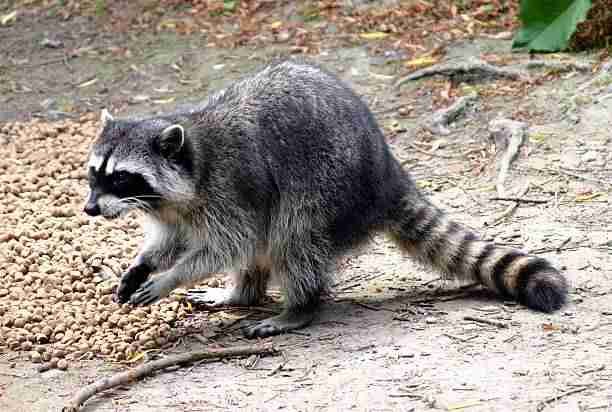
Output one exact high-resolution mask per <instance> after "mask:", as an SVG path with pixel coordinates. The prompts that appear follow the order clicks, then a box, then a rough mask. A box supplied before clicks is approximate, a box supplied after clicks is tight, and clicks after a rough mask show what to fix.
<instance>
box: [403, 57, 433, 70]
mask: <svg viewBox="0 0 612 412" xmlns="http://www.w3.org/2000/svg"><path fill="white" fill-rule="evenodd" d="M437 62H438V58H436V57H432V56H423V57H417V58H416V59H412V60H408V61H407V62H404V66H406V67H411V68H414V69H417V68H420V67H426V66H431V65H432V64H436V63H437Z"/></svg>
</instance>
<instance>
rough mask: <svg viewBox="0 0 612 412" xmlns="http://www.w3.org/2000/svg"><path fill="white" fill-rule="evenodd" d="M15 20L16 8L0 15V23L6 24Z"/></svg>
mask: <svg viewBox="0 0 612 412" xmlns="http://www.w3.org/2000/svg"><path fill="white" fill-rule="evenodd" d="M15 20H17V10H13V11H12V12H10V13H8V14H5V15H4V16H2V17H0V25H2V26H6V25H8V24H9V23H12V22H14V21H15Z"/></svg>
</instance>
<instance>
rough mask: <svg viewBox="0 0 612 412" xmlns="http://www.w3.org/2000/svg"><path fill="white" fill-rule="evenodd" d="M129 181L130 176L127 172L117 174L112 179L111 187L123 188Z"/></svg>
mask: <svg viewBox="0 0 612 412" xmlns="http://www.w3.org/2000/svg"><path fill="white" fill-rule="evenodd" d="M129 180H130V174H129V173H127V172H118V173H115V176H114V178H113V186H115V187H122V186H125V185H126V184H127V183H128V182H129Z"/></svg>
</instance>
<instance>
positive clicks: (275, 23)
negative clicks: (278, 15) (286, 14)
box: [270, 20, 283, 30]
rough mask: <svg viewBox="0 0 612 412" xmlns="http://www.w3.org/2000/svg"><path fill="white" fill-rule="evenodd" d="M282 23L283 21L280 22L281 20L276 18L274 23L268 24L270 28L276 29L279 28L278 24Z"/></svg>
mask: <svg viewBox="0 0 612 412" xmlns="http://www.w3.org/2000/svg"><path fill="white" fill-rule="evenodd" d="M282 25H283V22H282V21H280V20H277V21H275V22H274V23H272V24H270V28H271V29H272V30H276V29H278V28H279V27H280V26H282Z"/></svg>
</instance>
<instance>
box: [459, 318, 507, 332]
mask: <svg viewBox="0 0 612 412" xmlns="http://www.w3.org/2000/svg"><path fill="white" fill-rule="evenodd" d="M463 320H469V321H471V322H476V323H485V324H487V325H491V326H497V327H498V328H502V329H506V328H507V327H508V324H507V323H504V322H499V321H497V320H490V319H485V318H478V317H476V316H464V317H463Z"/></svg>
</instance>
